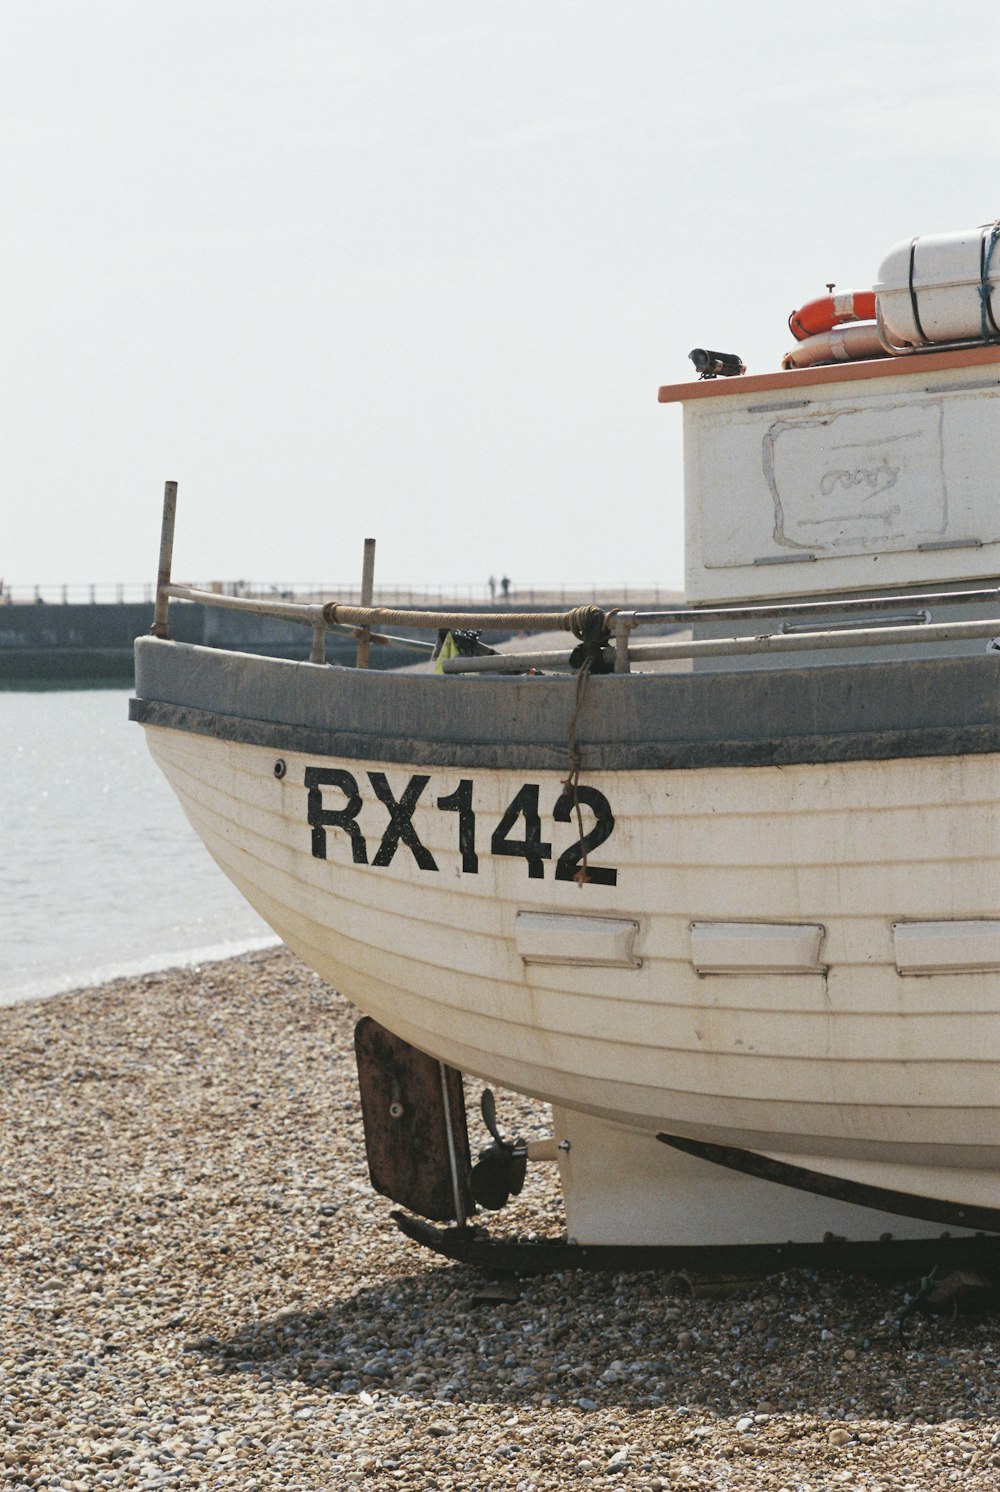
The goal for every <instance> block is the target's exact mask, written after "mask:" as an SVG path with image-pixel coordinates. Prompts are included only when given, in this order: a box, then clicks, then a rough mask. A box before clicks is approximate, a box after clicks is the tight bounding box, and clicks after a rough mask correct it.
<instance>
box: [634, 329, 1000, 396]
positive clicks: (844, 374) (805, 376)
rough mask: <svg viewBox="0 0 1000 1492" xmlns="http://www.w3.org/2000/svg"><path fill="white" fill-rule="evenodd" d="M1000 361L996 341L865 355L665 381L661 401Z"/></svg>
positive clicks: (786, 387) (887, 376) (882, 376)
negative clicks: (856, 359)
mask: <svg viewBox="0 0 1000 1492" xmlns="http://www.w3.org/2000/svg"><path fill="white" fill-rule="evenodd" d="M991 363H993V364H996V363H1000V345H997V344H987V345H984V346H982V347H961V348H955V349H953V350H952V351H950V352H919V353H913V354H911V355H909V356H906V357H884V358H869V359H865V360H864V361H859V362H852V363H832V364H827V365H826V366H824V367H820V368H793V369H792V370H791V371H790V372H788V373H755V374H751V375H749V376H747V375H745V374H744V375H742V376H741V377H739V378H692V379H689V380H688V381H687V382H686V383H668V384H664V386H663V387H662V388H661V389H660V393H659V402H660V403H661V404H677V403H683V402H684V401H685V400H687V399H723V398H726V397H727V396H728V397H730V398H731V397H732V396H733V395H734V394H759V393H765V392H767V391H768V390H771V389H801V388H807V387H809V388H811V387H815V385H817V384H824V383H857V382H859V381H860V380H862V379H869V378H893V377H898V376H899V375H900V374H901V373H917V372H920V371H921V370H923V371H924V372H931V371H934V372H941V371H946V370H947V369H948V368H971V367H976V366H977V365H980V364H991Z"/></svg>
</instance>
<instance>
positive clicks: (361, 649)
mask: <svg viewBox="0 0 1000 1492" xmlns="http://www.w3.org/2000/svg"><path fill="white" fill-rule="evenodd" d="M374 592H375V540H374V539H366V540H365V557H364V562H363V565H362V568H361V605H362V606H370V605H371V604H372V596H373V595H374ZM360 631H361V636H360V637H359V638H358V656H357V659H356V660H355V664H356V667H358V668H367V667H368V661H369V659H370V657H371V651H372V629H371V627H362V628H361V629H360Z"/></svg>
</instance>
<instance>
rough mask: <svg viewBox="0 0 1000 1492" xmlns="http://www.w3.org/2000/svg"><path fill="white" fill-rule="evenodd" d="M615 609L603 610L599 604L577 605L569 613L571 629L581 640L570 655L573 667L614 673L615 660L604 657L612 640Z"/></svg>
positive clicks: (591, 671) (590, 671)
mask: <svg viewBox="0 0 1000 1492" xmlns="http://www.w3.org/2000/svg"><path fill="white" fill-rule="evenodd" d="M614 616H615V613H614V612H613V611H608V612H605V611H602V610H601V608H600V607H599V606H594V605H590V606H577V607H576V609H575V610H574V611H571V612H570V614H569V630H570V631H571V632H572V634H573V636H574V637H575V638H577V639H578V640H579V645H578V646H577V647H575V648H574V649H573V651H572V652H571V653H570V655H569V661H570V664H571V665H572V667H573V668H576V669H583V668H584V667H586V669H587V672H588V673H613V672H614V667H615V665H614V662H613V661H609V660H608V659H606V658H605V657H604V649H605V648H606V647H607V645H608V643H609V642H610V641H611V625H612V623H613V621H614Z"/></svg>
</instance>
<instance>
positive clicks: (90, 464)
mask: <svg viewBox="0 0 1000 1492" xmlns="http://www.w3.org/2000/svg"><path fill="white" fill-rule="evenodd" d="M998 84H1000V6H997V4H996V3H995V0H951V3H949V4H941V3H938V4H933V3H930V0H924V3H922V4H914V3H912V0H866V3H856V0H839V3H831V0H752V3H751V0H701V3H697V4H695V3H671V0H632V3H630V0H575V3H569V0H504V3H495V0H492V3H486V0H363V3H361V0H280V3H277V0H196V3H195V0H73V3H69V0H61V3H60V0H2V4H0V122H2V130H0V140H2V145H0V193H2V201H3V214H2V221H3V227H2V231H0V256H2V257H0V287H2V288H0V298H2V323H0V325H2V332H0V335H2V343H3V359H2V365H3V384H2V389H0V397H2V417H0V428H2V437H0V454H2V460H0V472H2V481H3V491H2V496H0V576H3V577H4V578H5V579H6V580H7V582H8V583H12V584H14V585H25V586H27V585H29V584H35V583H46V584H48V583H60V582H71V583H78V582H90V581H95V582H103V581H116V580H120V581H136V580H151V579H152V578H153V577H154V575H155V568H156V551H157V542H158V531H159V504H160V497H161V494H162V488H163V481H164V479H165V478H168V477H171V478H176V479H177V480H178V481H179V482H180V503H179V513H178V534H177V546H176V551H175V554H176V562H175V575H177V577H178V578H181V579H209V578H212V577H225V578H238V577H243V578H253V579H261V580H265V579H270V580H308V579H324V580H329V581H335V580H346V579H349V578H352V577H355V576H356V575H357V574H358V573H359V572H360V564H361V547H362V540H363V538H364V536H365V535H366V534H373V535H375V537H376V538H377V539H378V546H379V547H378V564H377V575H376V579H377V581H381V582H382V583H387V582H390V581H407V580H410V581H434V582H438V583H445V584H458V583H461V582H465V581H468V582H472V583H476V584H479V585H482V583H483V582H484V581H485V579H486V577H487V575H489V574H490V573H491V572H492V573H494V574H496V575H500V574H502V573H503V572H505V571H506V572H507V573H508V574H509V575H510V576H511V577H512V578H513V579H514V581H515V584H517V582H519V581H520V582H527V581H529V580H534V581H544V580H565V581H569V582H573V581H576V582H589V581H591V580H594V581H600V582H605V583H609V584H613V583H619V582H621V581H624V580H628V581H634V582H640V581H642V582H651V581H658V582H659V583H660V584H662V585H665V586H677V587H679V586H680V585H681V583H682V543H683V537H682V518H681V450H680V416H679V413H678V411H677V409H676V408H667V407H663V406H659V405H657V402H656V392H657V387H658V385H659V384H661V383H665V382H676V381H679V380H681V379H684V378H686V377H688V376H689V375H690V374H691V366H690V364H689V363H688V361H687V354H688V352H689V350H690V349H691V348H692V347H693V346H697V345H701V346H710V347H719V348H722V349H724V350H730V351H735V352H738V353H740V354H741V355H742V356H743V358H744V359H745V361H746V362H747V364H748V366H749V368H750V371H752V372H762V371H766V370H769V369H773V368H776V367H777V366H778V364H779V362H780V358H781V355H782V354H783V352H784V351H785V350H786V347H787V344H788V342H789V334H788V331H787V327H786V319H787V316H788V313H789V311H791V310H792V309H793V307H796V306H798V305H800V304H801V303H802V302H803V301H804V300H807V299H810V298H811V297H812V296H813V295H816V294H821V293H822V291H823V285H824V282H825V281H827V280H834V281H836V283H837V284H838V286H839V287H840V288H841V289H848V288H854V287H860V286H864V285H870V284H871V283H872V281H873V279H874V277H875V275H876V272H877V270H878V266H879V264H880V262H881V260H882V259H883V257H884V256H885V254H886V252H887V251H888V250H889V249H890V248H891V247H892V246H893V244H895V243H896V242H897V241H898V240H900V239H903V238H909V237H910V236H912V235H913V234H915V233H933V232H946V231H950V230H957V229H961V228H966V227H969V226H973V225H975V224H978V223H982V222H985V221H988V220H992V219H993V218H994V217H996V216H997V215H998V213H1000V182H998V174H997V164H996V148H995V145H996V137H997V128H996V127H997V119H998V113H1000V87H998Z"/></svg>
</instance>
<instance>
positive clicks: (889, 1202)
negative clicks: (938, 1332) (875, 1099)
mask: <svg viewBox="0 0 1000 1492" xmlns="http://www.w3.org/2000/svg"><path fill="white" fill-rule="evenodd" d="M656 1138H657V1139H658V1140H662V1141H663V1143H664V1144H665V1145H670V1146H671V1147H672V1148H673V1149H674V1150H681V1151H683V1153H684V1154H685V1155H693V1156H694V1157H695V1158H696V1159H697V1160H707V1161H711V1162H712V1163H713V1164H714V1165H717V1166H724V1167H725V1168H726V1169H727V1170H730V1171H739V1172H740V1174H741V1175H743V1176H755V1177H757V1178H758V1179H759V1180H761V1181H771V1182H774V1183H775V1184H776V1185H778V1186H790V1187H793V1188H794V1189H795V1190H796V1191H802V1192H812V1193H813V1195H814V1196H818V1197H831V1198H832V1199H833V1200H834V1201H836V1202H851V1203H854V1204H855V1206H858V1207H871V1208H874V1209H875V1210H876V1211H878V1212H891V1213H895V1214H896V1216H897V1217H913V1218H920V1219H921V1220H922V1221H924V1222H929V1223H942V1224H943V1225H944V1226H945V1227H951V1228H978V1229H981V1230H982V1231H983V1232H984V1233H1000V1207H975V1206H970V1205H967V1204H965V1203H957V1202H942V1201H940V1200H939V1199H938V1198H937V1197H919V1196H914V1195H913V1194H912V1193H910V1192H898V1191H891V1190H890V1189H889V1188H888V1187H883V1186H869V1185H867V1184H866V1183H865V1182H862V1181H845V1180H844V1179H843V1178H842V1177H840V1176H828V1175H826V1174H824V1173H823V1172H822V1171H810V1170H807V1169H806V1168H805V1167H804V1166H792V1165H789V1164H788V1162H787V1161H781V1160H774V1159H773V1158H772V1157H771V1156H767V1155H758V1154H756V1153H755V1152H754V1151H752V1150H737V1149H733V1148H732V1147H730V1146H726V1145H709V1144H706V1143H705V1142H703V1141H701V1140H685V1139H681V1138H680V1137H679V1136H678V1135H657V1137H656Z"/></svg>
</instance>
